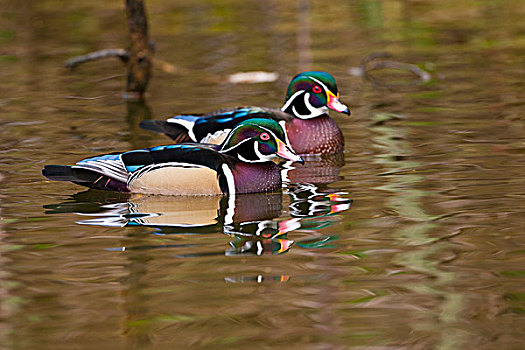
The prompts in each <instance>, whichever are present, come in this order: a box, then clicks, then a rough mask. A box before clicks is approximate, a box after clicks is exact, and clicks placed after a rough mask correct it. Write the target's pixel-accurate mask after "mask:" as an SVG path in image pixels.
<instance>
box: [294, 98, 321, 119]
mask: <svg viewBox="0 0 525 350" xmlns="http://www.w3.org/2000/svg"><path fill="white" fill-rule="evenodd" d="M309 98H310V93H308V92H307V93H306V94H304V104H305V106H306V108H308V110H309V111H310V114H299V113H298V112H297V110H296V109H295V106H293V107H292V111H293V113H294V115H295V116H297V117H298V118H301V119H311V118H315V117H318V116H320V115H323V114H326V113H328V108H327V107H326V106H323V107H319V108H315V107H314V106H312V105H311V104H310V101H309Z"/></svg>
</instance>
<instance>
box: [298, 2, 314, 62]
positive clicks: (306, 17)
mask: <svg viewBox="0 0 525 350" xmlns="http://www.w3.org/2000/svg"><path fill="white" fill-rule="evenodd" d="M297 7H298V8H297V17H298V23H297V53H298V55H299V63H298V66H299V67H298V68H299V71H308V70H310V66H311V65H312V52H311V51H310V43H311V41H310V0H298V3H297Z"/></svg>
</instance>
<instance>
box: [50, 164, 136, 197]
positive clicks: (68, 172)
mask: <svg viewBox="0 0 525 350" xmlns="http://www.w3.org/2000/svg"><path fill="white" fill-rule="evenodd" d="M42 175H44V176H45V177H47V178H48V179H49V180H53V181H70V182H72V183H74V184H77V185H81V186H86V187H89V188H93V189H97V190H109V191H119V192H129V189H128V187H127V185H126V183H124V182H122V181H119V180H116V179H113V178H111V177H109V176H107V175H102V174H99V173H97V172H95V171H92V170H89V169H83V168H77V167H74V166H70V165H46V166H45V167H44V169H42Z"/></svg>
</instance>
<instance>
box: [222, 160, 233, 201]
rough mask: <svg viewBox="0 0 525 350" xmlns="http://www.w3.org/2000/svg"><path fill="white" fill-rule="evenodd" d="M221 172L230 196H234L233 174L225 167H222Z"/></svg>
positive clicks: (224, 165)
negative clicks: (224, 177)
mask: <svg viewBox="0 0 525 350" xmlns="http://www.w3.org/2000/svg"><path fill="white" fill-rule="evenodd" d="M222 171H223V172H224V176H226V182H227V183H228V192H229V194H230V195H235V180H234V178H233V173H232V171H231V169H230V168H229V167H228V166H227V165H226V164H223V165H222Z"/></svg>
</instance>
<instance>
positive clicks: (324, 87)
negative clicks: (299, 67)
mask: <svg viewBox="0 0 525 350" xmlns="http://www.w3.org/2000/svg"><path fill="white" fill-rule="evenodd" d="M308 78H310V79H312V80H313V81H315V82H316V83H317V84H319V85H321V86H322V87H323V89H324V91H330V89H329V88H327V87H326V85H325V84H323V83H322V82H321V81H319V80H317V79H315V78H314V77H310V76H309V77H308Z"/></svg>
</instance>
